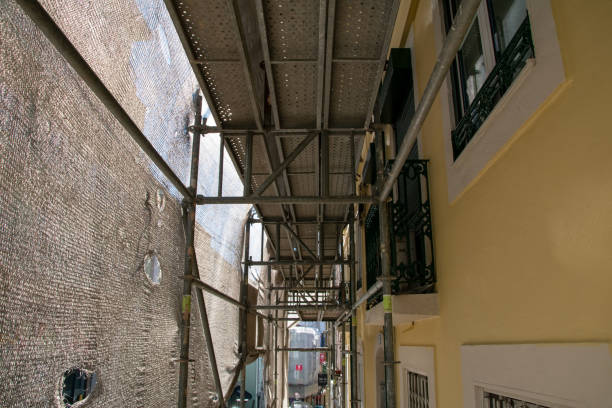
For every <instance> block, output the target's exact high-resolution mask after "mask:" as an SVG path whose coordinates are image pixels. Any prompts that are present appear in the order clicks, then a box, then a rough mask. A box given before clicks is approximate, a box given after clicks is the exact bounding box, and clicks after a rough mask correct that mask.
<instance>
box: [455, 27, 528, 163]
mask: <svg viewBox="0 0 612 408" xmlns="http://www.w3.org/2000/svg"><path fill="white" fill-rule="evenodd" d="M534 56H535V51H534V48H533V40H532V38H531V25H530V24H529V17H525V20H524V21H523V22H522V23H521V26H520V27H519V29H518V30H517V31H516V33H515V34H514V37H512V40H511V41H510V43H509V44H508V46H507V47H506V49H505V50H504V52H503V53H502V55H501V58H500V60H499V61H498V62H497V64H496V65H495V67H494V68H493V70H492V71H491V73H490V74H489V76H488V77H487V79H486V80H485V82H484V84H483V85H482V87H481V88H480V91H478V93H477V94H476V97H475V98H474V100H473V101H472V103H471V104H470V106H469V108H468V109H467V111H466V112H465V114H464V115H463V117H462V118H461V120H460V121H459V123H458V124H457V127H456V128H455V130H453V131H452V133H451V138H452V143H453V155H454V157H455V159H456V158H457V157H459V155H460V154H461V152H462V151H463V149H465V147H466V146H467V144H468V143H469V141H470V140H471V139H472V138H473V137H474V135H475V134H476V132H477V131H478V129H480V126H482V124H483V123H484V121H485V120H486V119H487V117H488V116H489V114H490V113H491V112H492V111H493V109H494V108H495V105H497V102H499V100H500V99H501V98H502V96H504V94H505V93H506V91H507V90H508V88H510V86H511V85H512V82H513V81H514V79H515V78H516V77H517V76H518V74H519V73H520V72H521V70H522V69H523V67H524V66H525V63H526V62H527V60H528V59H530V58H534Z"/></svg>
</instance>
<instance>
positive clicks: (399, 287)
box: [366, 160, 436, 309]
mask: <svg viewBox="0 0 612 408" xmlns="http://www.w3.org/2000/svg"><path fill="white" fill-rule="evenodd" d="M427 162H428V161H427V160H406V163H405V164H404V167H403V169H402V172H401V173H400V176H399V177H398V181H397V195H396V200H395V202H393V203H390V204H389V213H390V218H391V219H390V223H389V224H390V229H391V262H392V264H391V273H392V274H393V275H394V276H395V277H396V278H395V280H394V281H393V286H392V289H393V294H406V293H429V292H432V291H433V290H434V285H435V283H436V275H435V270H434V261H433V237H432V229H431V212H430V203H429V182H428V177H427V176H428V174H427ZM392 165H393V161H389V162H388V163H387V168H390V166H392ZM379 247H380V236H379V231H378V208H374V207H372V208H371V209H370V211H369V212H368V215H367V217H366V254H367V257H366V259H367V285H368V288H369V287H370V286H371V285H373V284H374V283H375V282H376V278H377V276H379V275H380V274H381V269H380V254H379ZM381 300H382V291H381V292H379V293H377V294H375V295H373V296H371V297H370V299H369V300H368V305H367V307H368V309H369V308H371V307H373V306H375V305H376V304H378V303H379V302H380V301H381Z"/></svg>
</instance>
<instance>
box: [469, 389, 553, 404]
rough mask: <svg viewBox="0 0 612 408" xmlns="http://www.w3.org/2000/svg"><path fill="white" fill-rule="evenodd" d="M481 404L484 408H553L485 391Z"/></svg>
mask: <svg viewBox="0 0 612 408" xmlns="http://www.w3.org/2000/svg"><path fill="white" fill-rule="evenodd" d="M481 402H482V407H483V408H551V406H550V405H540V404H538V403H536V402H529V401H525V400H523V399H518V398H513V397H508V396H505V395H501V394H499V393H494V392H489V391H484V390H482V399H481Z"/></svg>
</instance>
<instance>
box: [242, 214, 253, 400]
mask: <svg viewBox="0 0 612 408" xmlns="http://www.w3.org/2000/svg"><path fill="white" fill-rule="evenodd" d="M250 236H251V214H250V212H249V218H248V219H247V222H246V225H245V227H244V267H243V270H242V279H241V282H240V303H242V304H243V305H247V309H248V288H249V287H248V284H249V264H248V262H247V261H248V260H249V250H250ZM247 309H244V310H241V311H240V316H241V318H240V353H241V355H242V356H243V357H244V358H245V361H246V357H247V354H248V350H247ZM245 385H246V363H245V364H244V365H243V366H242V372H241V373H240V407H241V408H244V406H245V405H244V396H245Z"/></svg>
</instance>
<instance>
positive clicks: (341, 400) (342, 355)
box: [340, 323, 346, 408]
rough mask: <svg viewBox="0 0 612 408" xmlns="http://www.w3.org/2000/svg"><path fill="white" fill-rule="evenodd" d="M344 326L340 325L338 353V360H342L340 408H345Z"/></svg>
mask: <svg viewBox="0 0 612 408" xmlns="http://www.w3.org/2000/svg"><path fill="white" fill-rule="evenodd" d="M345 330H346V326H345V324H344V323H342V346H341V351H340V358H341V359H342V362H341V365H340V369H341V370H342V384H341V389H342V396H340V407H341V408H346V355H345V351H346V331H345Z"/></svg>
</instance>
